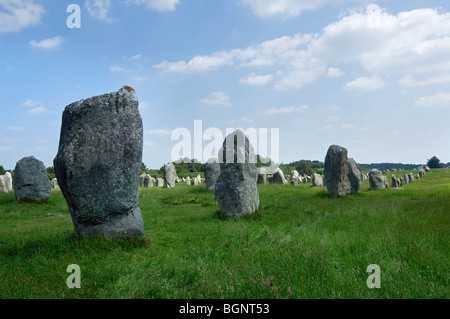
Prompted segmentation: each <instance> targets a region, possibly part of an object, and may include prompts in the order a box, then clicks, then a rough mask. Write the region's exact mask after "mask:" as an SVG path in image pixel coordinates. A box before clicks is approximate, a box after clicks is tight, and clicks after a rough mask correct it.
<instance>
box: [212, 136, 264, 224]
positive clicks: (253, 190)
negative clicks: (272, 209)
mask: <svg viewBox="0 0 450 319" xmlns="http://www.w3.org/2000/svg"><path fill="white" fill-rule="evenodd" d="M218 157H219V163H220V175H219V177H218V178H217V180H216V188H215V196H216V200H217V202H218V204H219V206H220V211H221V212H222V214H224V215H226V216H228V217H239V216H242V215H244V214H252V213H254V212H255V211H256V210H257V209H258V206H259V193H258V188H257V184H256V183H257V178H258V172H257V170H256V155H255V152H254V150H253V147H252V145H251V144H250V141H249V139H248V138H247V137H246V136H245V134H244V131H243V130H241V129H238V130H236V131H234V132H233V133H231V134H229V135H228V136H227V137H226V138H225V140H224V142H223V145H222V148H221V149H220V150H219V156H218Z"/></svg>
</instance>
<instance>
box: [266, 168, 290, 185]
mask: <svg viewBox="0 0 450 319" xmlns="http://www.w3.org/2000/svg"><path fill="white" fill-rule="evenodd" d="M270 183H272V184H281V185H284V184H287V181H286V178H284V173H283V171H282V170H281V168H279V167H278V168H277V170H276V171H275V173H273V175H272V179H271V180H270Z"/></svg>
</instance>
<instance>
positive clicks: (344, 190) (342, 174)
mask: <svg viewBox="0 0 450 319" xmlns="http://www.w3.org/2000/svg"><path fill="white" fill-rule="evenodd" d="M324 176H325V185H326V186H327V190H328V194H329V195H346V194H348V193H350V188H351V186H350V182H349V180H348V157H347V150H346V149H345V148H344V147H342V146H339V145H331V146H330V147H329V148H328V151H327V155H326V157H325V166H324Z"/></svg>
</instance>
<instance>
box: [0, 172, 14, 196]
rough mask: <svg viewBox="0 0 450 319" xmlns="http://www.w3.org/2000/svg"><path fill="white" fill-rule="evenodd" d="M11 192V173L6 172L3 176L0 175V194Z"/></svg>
mask: <svg viewBox="0 0 450 319" xmlns="http://www.w3.org/2000/svg"><path fill="white" fill-rule="evenodd" d="M10 191H12V178H11V173H10V172H6V173H5V175H0V193H9V192H10Z"/></svg>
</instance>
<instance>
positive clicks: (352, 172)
mask: <svg viewBox="0 0 450 319" xmlns="http://www.w3.org/2000/svg"><path fill="white" fill-rule="evenodd" d="M348 181H349V182H350V193H351V194H356V193H357V192H358V191H359V189H360V188H361V172H360V171H359V169H358V165H357V164H356V161H355V160H354V159H353V158H349V159H348Z"/></svg>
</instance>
